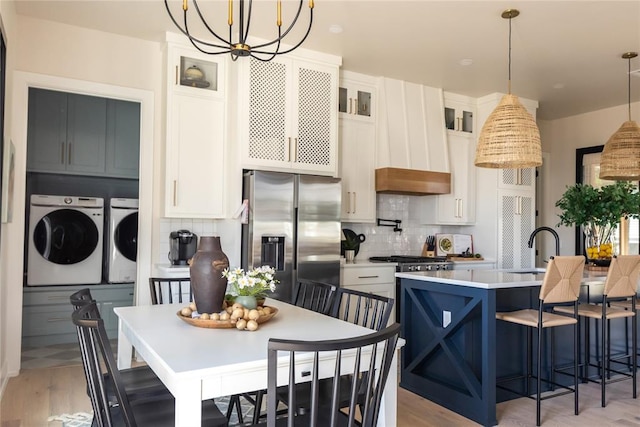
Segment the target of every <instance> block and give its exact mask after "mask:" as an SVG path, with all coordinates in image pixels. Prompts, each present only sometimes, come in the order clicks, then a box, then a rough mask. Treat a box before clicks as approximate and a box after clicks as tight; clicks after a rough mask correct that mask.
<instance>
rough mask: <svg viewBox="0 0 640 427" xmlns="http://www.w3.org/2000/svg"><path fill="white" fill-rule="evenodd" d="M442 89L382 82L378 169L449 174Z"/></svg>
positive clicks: (383, 80)
mask: <svg viewBox="0 0 640 427" xmlns="http://www.w3.org/2000/svg"><path fill="white" fill-rule="evenodd" d="M443 114H444V103H443V95H442V89H437V88H432V87H428V86H422V85H418V84H415V83H409V82H405V81H401V80H394V79H388V78H382V79H381V83H380V103H379V119H378V132H379V134H378V152H377V160H376V163H377V167H394V168H405V169H417V170H428V171H434V172H449V171H450V169H449V162H448V161H447V157H448V153H447V134H446V131H445V128H444V126H443V121H444V118H443Z"/></svg>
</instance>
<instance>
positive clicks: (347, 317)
mask: <svg viewBox="0 0 640 427" xmlns="http://www.w3.org/2000/svg"><path fill="white" fill-rule="evenodd" d="M393 304H394V299H393V298H390V297H385V296H381V295H376V294H372V293H367V292H362V291H357V290H355V289H350V288H339V289H338V293H337V295H336V299H335V301H334V304H333V308H332V312H331V315H332V316H333V317H335V318H337V319H341V320H344V321H345V322H349V323H354V324H356V325H360V326H364V327H365V328H369V329H375V330H376V331H379V330H381V329H383V328H385V327H386V326H387V323H389V318H390V317H391V311H392V310H393Z"/></svg>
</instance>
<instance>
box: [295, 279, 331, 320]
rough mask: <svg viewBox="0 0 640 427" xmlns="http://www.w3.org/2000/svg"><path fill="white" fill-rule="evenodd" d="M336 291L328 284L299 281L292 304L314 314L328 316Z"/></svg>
mask: <svg viewBox="0 0 640 427" xmlns="http://www.w3.org/2000/svg"><path fill="white" fill-rule="evenodd" d="M336 291H337V287H336V286H335V285H332V284H330V283H324V282H316V281H313V280H299V281H298V283H297V285H296V290H295V296H294V299H293V304H294V305H296V306H298V307H302V308H306V309H307V310H312V311H315V312H316V313H322V314H329V313H330V312H331V309H332V307H333V301H334V300H335V297H336Z"/></svg>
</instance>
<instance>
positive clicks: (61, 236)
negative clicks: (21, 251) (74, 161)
mask: <svg viewBox="0 0 640 427" xmlns="http://www.w3.org/2000/svg"><path fill="white" fill-rule="evenodd" d="M30 200H31V203H30V212H29V237H28V239H29V248H28V262H27V285H28V286H45V285H70V284H87V285H88V284H98V283H100V282H101V281H102V232H103V227H104V200H103V199H101V198H98V197H77V196H50V195H41V194H32V195H31V199H30Z"/></svg>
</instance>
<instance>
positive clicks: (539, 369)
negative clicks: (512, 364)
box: [536, 315, 543, 426]
mask: <svg viewBox="0 0 640 427" xmlns="http://www.w3.org/2000/svg"><path fill="white" fill-rule="evenodd" d="M538 325H539V326H538V366H537V367H536V368H537V370H538V378H536V380H537V385H536V426H539V425H540V400H541V399H540V393H541V389H542V378H541V376H542V329H543V328H542V315H541V316H540V320H539V321H538Z"/></svg>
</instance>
